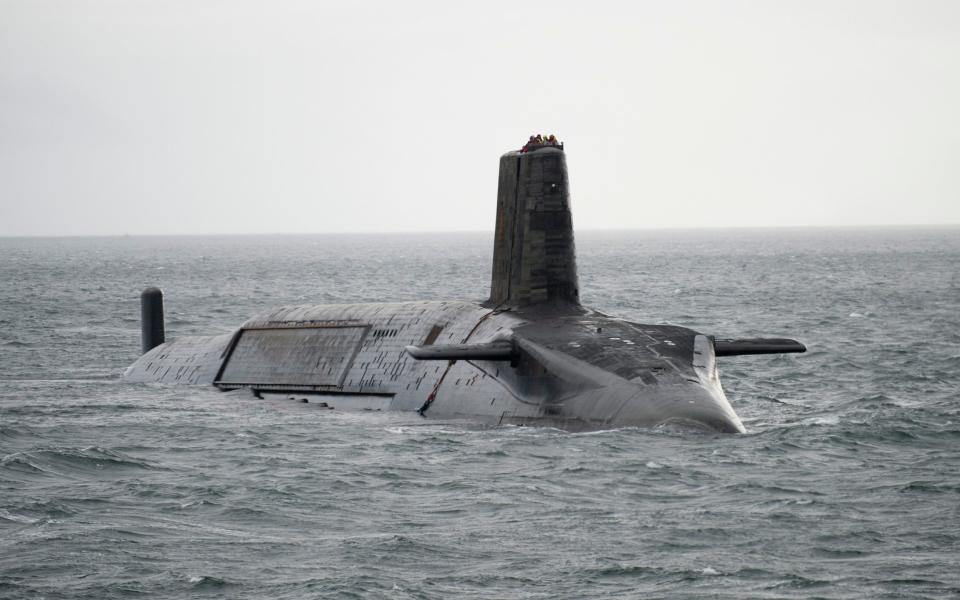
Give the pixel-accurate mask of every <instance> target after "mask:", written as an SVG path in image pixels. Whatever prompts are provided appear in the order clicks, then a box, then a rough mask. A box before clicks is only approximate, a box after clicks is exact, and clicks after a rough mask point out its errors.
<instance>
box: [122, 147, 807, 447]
mask: <svg viewBox="0 0 960 600" xmlns="http://www.w3.org/2000/svg"><path fill="white" fill-rule="evenodd" d="M141 310H142V328H143V336H142V349H143V354H142V355H141V356H140V358H139V359H137V360H136V362H134V363H133V364H132V365H130V366H129V367H128V368H127V369H126V371H125V373H124V375H123V378H124V379H125V380H126V381H129V382H153V383H165V384H180V385H205V386H214V387H216V388H219V389H221V390H237V389H248V390H251V391H252V393H253V394H254V395H256V396H257V397H259V398H270V397H281V398H290V397H293V398H295V399H298V400H301V401H307V402H310V403H317V404H319V405H320V406H322V407H326V408H330V409H340V410H372V411H410V412H414V411H416V412H418V413H419V414H420V415H422V416H423V417H427V418H437V419H467V420H470V421H473V422H479V423H482V424H489V425H493V426H497V425H524V426H541V427H555V428H559V429H563V430H567V431H571V432H576V431H589V430H601V429H612V428H622V427H644V428H656V427H661V426H679V427H681V428H685V427H692V428H695V429H700V430H708V431H716V432H728V433H743V432H744V431H745V430H744V426H743V423H742V422H741V421H740V418H739V417H738V416H737V414H736V412H735V411H734V409H733V407H732V406H731V404H730V402H729V401H728V399H727V397H726V395H725V394H724V391H723V388H722V387H721V384H720V378H719V373H718V370H717V358H718V357H726V356H738V355H748V354H775V353H789V352H805V351H806V348H805V346H804V345H803V344H801V343H800V342H798V341H796V340H792V339H784V338H751V339H717V338H716V337H714V336H711V335H707V334H703V333H700V332H697V331H694V330H692V329H688V328H686V327H679V326H674V325H651V324H643V323H635V322H632V321H628V320H625V319H620V318H617V317H614V316H610V315H607V314H604V313H602V312H600V311H597V310H594V309H591V308H588V307H586V306H583V305H582V304H581V303H580V288H579V281H578V277H577V263H576V252H575V246H574V235H573V221H572V217H571V209H570V193H569V180H568V173H567V163H566V155H565V151H564V148H563V145H561V144H559V143H550V144H546V143H544V144H528V145H527V146H525V147H524V148H523V149H522V150H519V151H510V152H507V153H506V154H504V155H503V156H501V157H500V170H499V183H498V189H497V213H496V227H495V233H494V247H493V269H492V278H491V286H490V297H489V298H488V299H486V300H483V301H475V302H470V301H457V300H439V301H416V302H395V303H364V304H326V305H310V304H307V305H296V306H282V307H279V308H274V309H271V310H268V311H266V312H263V313H261V314H259V315H256V316H254V317H252V318H250V319H249V320H247V321H246V322H245V323H243V324H242V325H240V327H239V328H237V329H236V330H235V331H234V332H232V333H228V334H223V335H215V336H205V337H186V338H182V339H175V340H171V341H165V339H164V325H163V296H162V293H161V292H160V290H158V289H156V288H148V289H147V290H145V291H144V292H143V294H142V295H141Z"/></svg>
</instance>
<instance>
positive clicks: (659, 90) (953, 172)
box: [0, 0, 960, 235]
mask: <svg viewBox="0 0 960 600" xmlns="http://www.w3.org/2000/svg"><path fill="white" fill-rule="evenodd" d="M958 107H960V2H956V1H944V2H928V1H909V2H908V1H903V2H882V1H864V2H850V1H847V2H844V1H829V2H817V1H803V2H767V1H756V2H716V1H703V2H693V1H687V2H663V1H657V2H616V3H614V2H598V1H595V2H584V1H582V0H581V1H578V2H560V1H557V0H549V1H545V2H539V1H534V0H523V1H514V2H471V3H458V2H449V1H448V2H377V3H372V2H368V3H359V2H290V1H288V2H253V1H247V0H229V1H196V0H190V1H172V0H171V1H163V2H161V1H138V0H113V1H106V0H88V1H84V2H77V1H74V0H60V1H49V0H0V235H62V234H122V233H130V234H143V233H272V232H327V231H437V230H492V229H493V215H494V209H495V206H494V202H495V197H496V185H497V158H498V156H499V155H500V154H501V153H502V152H504V151H506V150H509V149H511V147H519V146H520V145H521V144H522V142H523V140H524V139H525V138H526V136H527V135H529V134H530V133H532V132H543V133H551V132H555V133H557V134H558V135H559V137H560V138H561V139H562V140H564V141H565V142H566V143H567V160H568V164H569V167H570V173H571V192H572V195H573V210H574V220H575V224H576V226H577V227H578V228H581V229H586V228H647V227H677V226H693V227H700V226H768V225H769V226H780V225H858V224H867V225H869V224H945V223H951V224H956V223H960V108H958Z"/></svg>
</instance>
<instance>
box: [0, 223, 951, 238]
mask: <svg viewBox="0 0 960 600" xmlns="http://www.w3.org/2000/svg"><path fill="white" fill-rule="evenodd" d="M953 228H960V223H939V224H935V223H910V224H872V225H703V226H687V227H683V226H670V227H618V228H606V227H597V228H592V227H586V228H580V229H577V230H576V231H575V232H574V233H588V232H590V233H625V232H646V231H724V230H727V231H737V230H745V229H748V230H799V229H810V230H814V229H836V230H841V229H953ZM463 233H484V234H492V233H494V231H493V229H447V230H418V231H413V230H410V231H301V232H294V231H274V232H238V233H224V232H219V233H63V234H60V233H40V234H13V235H9V234H0V239H28V238H34V239H37V238H124V237H144V238H146V237H219V236H223V237H230V236H237V237H242V236H250V237H253V236H299V235H435V234H463Z"/></svg>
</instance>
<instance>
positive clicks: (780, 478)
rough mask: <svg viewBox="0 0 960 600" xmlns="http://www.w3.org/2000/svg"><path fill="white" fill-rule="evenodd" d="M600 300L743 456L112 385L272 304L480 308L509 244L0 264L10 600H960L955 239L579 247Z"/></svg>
mask: <svg viewBox="0 0 960 600" xmlns="http://www.w3.org/2000/svg"><path fill="white" fill-rule="evenodd" d="M577 242H578V259H579V271H580V278H581V289H582V295H583V300H584V303H585V304H587V305H590V306H592V307H594V308H597V309H599V310H601V311H604V312H607V313H609V314H612V315H616V316H622V317H625V318H628V319H631V320H634V321H639V322H648V323H670V324H675V325H683V326H687V327H691V328H694V329H696V330H698V331H700V332H703V333H707V334H713V335H716V336H718V337H754V336H770V337H794V338H797V339H799V340H801V341H802V342H804V343H805V344H806V345H807V347H808V348H809V351H808V352H807V353H806V354H802V355H781V356H744V357H729V358H722V359H720V368H721V378H722V381H723V384H724V387H725V389H726V391H727V395H728V397H729V398H730V401H731V403H732V405H733V406H734V407H735V409H736V410H737V412H738V413H739V415H740V416H741V418H742V419H743V422H744V424H745V426H746V428H747V430H748V433H747V434H745V435H721V434H706V433H702V432H701V433H696V432H689V431H676V430H669V429H666V430H652V431H651V430H644V429H619V430H612V431H601V432H595V433H588V434H570V433H565V432H563V431H558V430H554V429H548V428H531V427H501V428H483V427H478V426H476V425H473V424H471V423H468V422H449V421H437V420H431V419H424V418H421V417H419V416H417V415H416V414H404V413H392V414H391V413H345V412H339V411H335V410H326V409H320V408H316V407H315V406H314V405H309V404H302V403H297V402H290V401H282V400H275V401H265V400H258V399H256V398H254V397H253V396H252V395H250V394H248V393H245V392H231V393H221V392H218V391H216V390H214V389H212V388H208V387H167V386H161V385H132V384H127V383H124V382H123V381H122V380H121V379H120V375H121V373H122V372H123V369H124V368H125V367H126V366H127V365H128V364H129V363H131V362H132V361H134V360H135V359H136V358H137V355H138V352H139V328H140V324H139V304H138V303H139V293H140V291H141V290H142V289H143V288H144V287H147V286H151V285H156V286H159V287H161V288H163V290H164V292H165V294H166V308H167V336H168V339H172V338H177V337H180V336H188V335H206V334H218V333H224V332H228V331H231V330H233V329H234V328H235V327H237V326H238V325H239V324H240V323H241V322H242V321H244V320H245V319H247V318H248V317H250V316H252V315H254V314H256V313H258V312H260V311H262V310H264V309H266V308H269V307H272V306H276V305H282V304H302V303H317V304H321V303H333V302H338V303H339V302H373V301H398V300H421V299H480V298H483V297H484V296H485V295H486V294H487V293H488V286H489V277H490V256H491V249H492V237H491V235H490V234H423V235H392V236H384V235H316V236H238V237H117V238H43V239H40V238H37V239H27V238H7V239H0V597H2V598H96V599H109V598H138V597H150V598H154V597H157V598H196V597H206V598H291V599H293V598H296V599H300V598H428V599H432V598H537V599H541V598H542V599H548V598H550V599H552V598H645V599H646V598H705V597H712V598H943V597H951V596H953V597H957V596H960V393H958V389H957V386H958V383H960V377H958V372H960V229H958V228H939V229H935V228H927V229H822V230H816V229H781V230H739V231H738V230H717V231H637V232H605V233H600V232H581V233H579V234H578V237H577Z"/></svg>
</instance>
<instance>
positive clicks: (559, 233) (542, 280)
mask: <svg viewBox="0 0 960 600" xmlns="http://www.w3.org/2000/svg"><path fill="white" fill-rule="evenodd" d="M569 187H570V186H569V181H568V179H567V162H566V156H565V155H564V153H563V151H562V150H560V149H558V148H555V147H542V148H540V149H539V150H536V151H533V152H527V153H520V152H508V153H506V154H504V155H503V156H501V157H500V180H499V184H498V190H497V222H496V230H495V232H494V249H493V276H492V281H491V285H490V303H491V304H492V305H495V306H501V305H512V306H520V305H526V304H540V303H547V302H567V303H572V304H579V302H580V295H579V292H580V290H579V283H578V281H577V261H576V250H575V247H574V242H573V220H572V217H571V214H570V190H569Z"/></svg>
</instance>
